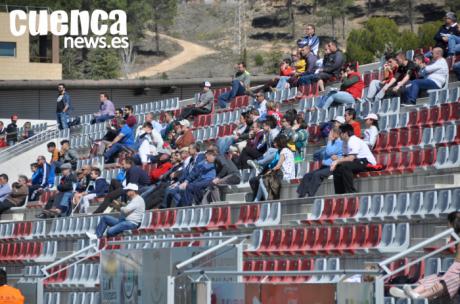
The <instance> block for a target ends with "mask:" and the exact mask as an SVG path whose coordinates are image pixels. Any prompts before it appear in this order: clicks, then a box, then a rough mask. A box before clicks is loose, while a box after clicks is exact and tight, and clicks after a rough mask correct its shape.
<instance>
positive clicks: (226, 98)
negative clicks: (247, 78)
mask: <svg viewBox="0 0 460 304" xmlns="http://www.w3.org/2000/svg"><path fill="white" fill-rule="evenodd" d="M244 92H245V88H244V87H243V86H242V85H241V82H240V81H239V80H236V79H235V80H233V81H232V89H231V90H230V91H228V92H225V93H222V94H220V95H219V97H218V98H217V103H218V104H219V107H220V108H222V109H225V108H226V107H227V103H229V102H230V101H231V100H232V99H233V98H235V97H236V96H241V95H244Z"/></svg>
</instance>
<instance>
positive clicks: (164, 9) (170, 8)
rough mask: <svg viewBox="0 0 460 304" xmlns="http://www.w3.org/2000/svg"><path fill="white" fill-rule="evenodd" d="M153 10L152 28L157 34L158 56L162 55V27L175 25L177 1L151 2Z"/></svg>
mask: <svg viewBox="0 0 460 304" xmlns="http://www.w3.org/2000/svg"><path fill="white" fill-rule="evenodd" d="M150 1H151V2H150V4H151V8H152V16H151V17H152V28H153V31H154V32H155V45H156V52H157V54H159V53H160V35H159V34H160V27H161V26H163V27H165V26H168V25H171V24H173V22H174V18H175V17H176V14H177V1H176V0H150Z"/></svg>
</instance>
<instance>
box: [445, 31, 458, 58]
mask: <svg viewBox="0 0 460 304" xmlns="http://www.w3.org/2000/svg"><path fill="white" fill-rule="evenodd" d="M447 44H448V45H449V47H448V50H449V51H448V55H449V56H454V55H455V54H457V53H460V36H455V35H450V36H449V40H448V42H447Z"/></svg>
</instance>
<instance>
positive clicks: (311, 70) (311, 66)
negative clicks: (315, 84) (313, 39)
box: [300, 45, 318, 76]
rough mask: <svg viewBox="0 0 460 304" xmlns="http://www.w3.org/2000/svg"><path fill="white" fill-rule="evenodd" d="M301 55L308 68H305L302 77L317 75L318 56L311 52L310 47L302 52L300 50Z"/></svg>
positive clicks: (306, 47)
mask: <svg viewBox="0 0 460 304" xmlns="http://www.w3.org/2000/svg"><path fill="white" fill-rule="evenodd" d="M300 54H301V56H302V58H303V60H304V61H305V63H306V66H305V70H304V72H303V73H302V74H300V75H301V76H306V75H313V74H315V70H316V62H317V61H318V56H317V55H315V54H314V53H313V52H312V51H311V47H310V46H308V45H307V46H304V47H303V48H302V49H301V50H300Z"/></svg>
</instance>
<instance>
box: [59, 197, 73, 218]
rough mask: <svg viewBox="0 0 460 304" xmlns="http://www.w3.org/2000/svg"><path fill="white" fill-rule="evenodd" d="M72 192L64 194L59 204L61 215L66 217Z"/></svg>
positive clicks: (69, 209)
mask: <svg viewBox="0 0 460 304" xmlns="http://www.w3.org/2000/svg"><path fill="white" fill-rule="evenodd" d="M72 196H73V193H72V192H64V193H63V194H62V197H61V201H60V202H59V209H61V215H63V216H68V215H70V211H71V210H72V208H71V207H70V202H71V201H72Z"/></svg>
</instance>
